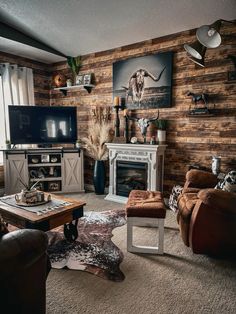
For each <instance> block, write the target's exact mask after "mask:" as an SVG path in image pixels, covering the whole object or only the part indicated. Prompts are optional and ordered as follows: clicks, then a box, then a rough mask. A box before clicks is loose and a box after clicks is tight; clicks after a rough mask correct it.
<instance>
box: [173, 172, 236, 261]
mask: <svg viewBox="0 0 236 314" xmlns="http://www.w3.org/2000/svg"><path fill="white" fill-rule="evenodd" d="M216 184H217V178H216V176H215V175H213V174H212V173H210V172H206V171H202V170H195V169H193V170H190V171H188V172H187V174H186V182H185V185H184V189H183V191H182V193H181V195H180V196H179V198H178V208H179V211H178V215H177V221H178V223H179V228H180V233H181V236H182V239H183V241H184V243H185V244H186V245H187V246H190V247H191V248H192V250H193V252H194V253H198V254H209V255H222V254H232V253H235V252H236V194H235V193H230V192H225V191H222V190H216V189H214V187H215V185H216Z"/></svg>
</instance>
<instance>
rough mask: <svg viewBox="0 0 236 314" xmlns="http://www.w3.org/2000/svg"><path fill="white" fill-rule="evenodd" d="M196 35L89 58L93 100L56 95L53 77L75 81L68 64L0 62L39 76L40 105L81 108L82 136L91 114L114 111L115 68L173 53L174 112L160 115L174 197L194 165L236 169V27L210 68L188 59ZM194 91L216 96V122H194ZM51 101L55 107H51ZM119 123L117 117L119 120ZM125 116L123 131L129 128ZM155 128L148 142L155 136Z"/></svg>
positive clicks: (5, 58)
mask: <svg viewBox="0 0 236 314" xmlns="http://www.w3.org/2000/svg"><path fill="white" fill-rule="evenodd" d="M195 32H196V30H189V31H184V32H181V33H177V34H173V35H169V36H165V37H161V38H155V39H150V40H147V41H143V42H140V43H136V44H131V45H128V46H124V47H119V48H116V49H111V50H108V51H103V52H98V53H92V54H89V55H85V56H83V58H82V59H83V66H82V68H81V74H85V73H90V72H92V73H94V75H95V79H96V86H95V88H94V89H93V90H92V92H91V94H88V93H87V92H86V91H85V90H81V91H77V92H68V94H67V96H63V94H62V93H61V92H59V91H54V90H53V89H51V91H50V97H49V90H50V88H51V87H52V86H51V80H49V75H50V74H51V77H52V75H53V74H54V73H56V72H62V73H64V74H65V75H66V76H67V77H68V78H69V77H70V78H72V75H71V71H70V69H69V68H68V66H67V64H66V62H61V63H57V64H54V65H52V67H49V66H48V65H45V64H42V63H39V62H35V61H32V60H28V59H23V58H19V57H16V56H13V55H8V54H5V53H1V52H0V62H10V63H18V64H19V65H22V66H29V67H30V66H31V67H33V69H34V73H35V99H36V104H37V105H40V104H45V105H48V104H49V102H50V104H51V105H52V106H56V105H63V106H77V107H78V136H79V137H83V136H86V134H87V128H88V124H89V123H91V115H90V110H91V109H92V108H94V107H96V106H111V105H112V63H113V62H115V61H118V60H124V59H127V58H132V57H138V56H144V55H149V54H154V53H158V52H165V51H173V52H174V63H173V93H172V107H171V108H165V109H160V118H161V119H167V120H168V121H169V126H168V130H167V144H168V148H167V151H166V159H165V178H164V179H165V180H164V190H165V191H166V192H170V190H171V188H172V186H173V185H174V184H182V183H183V182H184V176H185V173H186V171H187V169H188V165H189V164H192V163H199V164H201V165H202V166H206V167H209V168H210V166H211V157H212V155H220V156H221V157H222V168H221V170H222V171H228V170H229V169H232V168H233V167H234V168H236V96H235V94H236V83H235V81H234V82H228V79H227V73H228V71H233V70H234V66H233V63H232V62H231V61H230V60H228V59H227V56H228V54H232V55H234V56H235V55H236V27H235V25H230V24H228V25H224V26H223V27H222V30H221V34H222V39H223V40H222V44H221V46H220V47H218V48H216V49H208V50H207V52H206V58H205V64H206V67H205V68H201V67H199V66H197V65H195V64H194V63H193V62H191V61H190V60H189V59H188V58H187V57H186V52H185V51H184V49H183V44H184V43H193V42H194V41H195ZM50 71H51V73H50ZM188 90H190V91H193V92H195V93H201V92H205V93H208V94H210V95H211V96H212V99H213V102H214V103H215V108H216V111H217V114H216V116H214V117H209V118H189V117H188V116H187V112H188V109H189V106H190V104H191V98H190V97H187V96H186V92H187V91H188ZM49 99H50V101H49ZM156 113H157V110H153V109H152V110H136V111H133V112H132V114H133V115H135V116H137V117H144V116H145V117H150V116H151V117H152V116H155V115H156ZM113 119H114V117H113ZM122 120H123V118H122V113H121V128H122V127H123V121H122ZM155 134H156V130H155V128H154V127H153V126H151V127H150V128H149V130H148V140H150V137H151V135H155ZM131 135H132V136H134V135H135V136H137V137H138V138H139V139H140V140H141V135H140V132H139V130H138V129H137V126H136V125H133V126H132V130H131ZM92 168H93V161H92V160H90V159H88V158H85V183H86V185H87V186H91V184H92Z"/></svg>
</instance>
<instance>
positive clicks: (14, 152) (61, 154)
mask: <svg viewBox="0 0 236 314" xmlns="http://www.w3.org/2000/svg"><path fill="white" fill-rule="evenodd" d="M3 156H4V159H3V160H4V176H5V193H6V194H7V195H9V194H15V193H19V192H20V191H21V190H22V189H23V188H24V186H23V184H22V182H21V181H23V182H24V183H25V184H28V182H30V183H31V184H33V183H35V182H37V181H39V183H38V188H39V189H41V190H42V191H46V192H52V193H72V192H84V172H83V171H84V169H83V150H80V149H78V148H62V147H57V148H31V149H9V150H4V151H3Z"/></svg>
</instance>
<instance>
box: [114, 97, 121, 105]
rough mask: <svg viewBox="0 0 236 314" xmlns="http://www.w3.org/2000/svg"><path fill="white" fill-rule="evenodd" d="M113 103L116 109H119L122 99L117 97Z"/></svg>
mask: <svg viewBox="0 0 236 314" xmlns="http://www.w3.org/2000/svg"><path fill="white" fill-rule="evenodd" d="M113 103H114V107H118V106H119V104H120V97H118V96H115V97H114V100H113Z"/></svg>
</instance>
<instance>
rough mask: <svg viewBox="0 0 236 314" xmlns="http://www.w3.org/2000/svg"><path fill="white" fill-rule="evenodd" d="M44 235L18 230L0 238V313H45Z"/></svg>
mask: <svg viewBox="0 0 236 314" xmlns="http://www.w3.org/2000/svg"><path fill="white" fill-rule="evenodd" d="M47 243H48V239H47V235H46V234H45V233H44V232H42V231H38V230H29V229H27V230H26V229H22V230H17V231H13V232H10V233H7V234H5V235H4V236H3V237H2V238H1V239H0V312H1V313H14V314H16V313H19V314H23V313H24V314H29V313H30V314H32V313H34V314H42V313H45V312H46V278H47V273H48V271H49V269H50V266H49V265H50V264H49V261H48V257H47V253H46V250H47Z"/></svg>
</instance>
